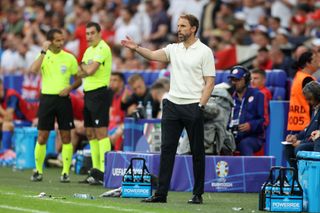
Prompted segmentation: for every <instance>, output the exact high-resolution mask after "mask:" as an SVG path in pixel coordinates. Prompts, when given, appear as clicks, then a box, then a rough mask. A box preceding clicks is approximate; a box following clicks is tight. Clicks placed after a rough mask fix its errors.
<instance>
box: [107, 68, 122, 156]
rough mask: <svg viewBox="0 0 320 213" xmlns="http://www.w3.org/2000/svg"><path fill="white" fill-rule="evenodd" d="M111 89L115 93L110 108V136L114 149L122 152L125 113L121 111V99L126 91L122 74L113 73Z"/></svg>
mask: <svg viewBox="0 0 320 213" xmlns="http://www.w3.org/2000/svg"><path fill="white" fill-rule="evenodd" d="M110 88H111V90H112V92H113V98H112V104H111V108H110V121H109V127H108V131H109V136H110V140H111V144H112V145H113V149H114V150H116V151H118V150H122V141H123V137H122V135H123V122H124V117H125V111H124V110H122V109H121V99H122V97H123V95H124V91H125V77H124V75H123V74H122V73H120V72H113V73H111V78H110Z"/></svg>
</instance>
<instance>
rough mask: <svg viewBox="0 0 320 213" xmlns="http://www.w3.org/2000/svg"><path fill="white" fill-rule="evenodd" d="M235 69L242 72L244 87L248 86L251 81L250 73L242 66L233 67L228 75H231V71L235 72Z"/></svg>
mask: <svg viewBox="0 0 320 213" xmlns="http://www.w3.org/2000/svg"><path fill="white" fill-rule="evenodd" d="M235 69H238V70H242V71H243V72H244V75H243V78H244V80H245V83H246V85H247V86H248V85H249V84H250V81H251V73H250V71H249V70H248V69H247V68H245V67H244V66H234V67H232V68H231V70H230V73H231V74H232V72H233V70H235Z"/></svg>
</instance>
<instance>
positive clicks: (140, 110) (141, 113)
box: [132, 108, 146, 120]
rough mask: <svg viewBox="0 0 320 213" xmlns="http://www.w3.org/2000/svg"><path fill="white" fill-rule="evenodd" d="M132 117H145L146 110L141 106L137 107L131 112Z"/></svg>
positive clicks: (136, 118)
mask: <svg viewBox="0 0 320 213" xmlns="http://www.w3.org/2000/svg"><path fill="white" fill-rule="evenodd" d="M132 117H133V118H134V119H135V120H138V119H144V118H146V112H145V110H144V109H143V108H137V110H136V111H134V112H133V114H132Z"/></svg>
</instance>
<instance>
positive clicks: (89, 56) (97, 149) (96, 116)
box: [78, 22, 112, 172]
mask: <svg viewBox="0 0 320 213" xmlns="http://www.w3.org/2000/svg"><path fill="white" fill-rule="evenodd" d="M100 31H101V27H100V25H99V24H97V23H95V22H90V23H88V24H87V26H86V37H87V41H88V43H89V44H90V47H88V48H87V50H86V52H85V53H84V56H83V59H82V63H81V65H80V66H79V70H78V71H79V76H81V77H83V78H84V79H83V88H84V126H85V128H86V135H87V137H88V139H89V143H90V149H91V157H92V164H93V168H96V169H99V170H100V171H102V172H104V167H105V165H104V155H105V153H106V152H108V151H110V150H111V143H110V139H109V137H108V129H107V128H108V123H109V108H110V105H111V98H110V95H109V92H108V86H109V82H110V76H111V65H112V55H111V50H110V48H109V46H108V45H107V44H106V42H105V41H103V40H102V39H101V35H100Z"/></svg>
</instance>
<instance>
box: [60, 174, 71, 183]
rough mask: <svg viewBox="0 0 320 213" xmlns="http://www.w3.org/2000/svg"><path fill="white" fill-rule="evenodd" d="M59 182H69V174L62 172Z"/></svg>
mask: <svg viewBox="0 0 320 213" xmlns="http://www.w3.org/2000/svg"><path fill="white" fill-rule="evenodd" d="M60 182H61V183H69V182H70V178H69V175H67V174H66V173H63V175H61V177H60Z"/></svg>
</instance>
